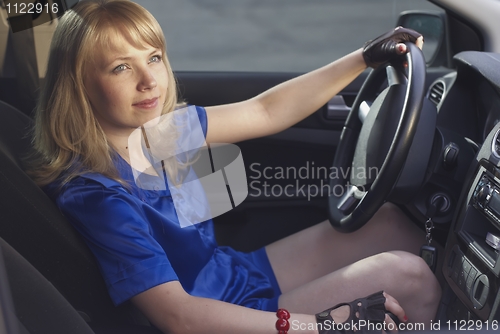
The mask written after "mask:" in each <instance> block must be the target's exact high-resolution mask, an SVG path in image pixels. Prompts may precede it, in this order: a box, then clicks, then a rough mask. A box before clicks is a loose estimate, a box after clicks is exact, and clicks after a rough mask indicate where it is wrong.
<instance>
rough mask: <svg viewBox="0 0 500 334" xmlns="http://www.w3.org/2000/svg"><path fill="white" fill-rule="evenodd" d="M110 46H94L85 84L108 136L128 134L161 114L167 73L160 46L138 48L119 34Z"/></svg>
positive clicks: (165, 92)
mask: <svg viewBox="0 0 500 334" xmlns="http://www.w3.org/2000/svg"><path fill="white" fill-rule="evenodd" d="M115 35H116V37H115V38H113V43H112V45H111V47H110V48H107V49H104V48H97V49H96V50H95V52H96V54H95V62H94V63H90V64H89V66H86V73H85V76H84V85H85V89H86V91H87V94H88V97H89V99H90V103H91V104H92V109H93V111H94V115H95V117H96V118H97V120H98V121H99V124H100V125H101V127H102V129H103V130H104V132H105V133H106V135H108V136H120V137H121V136H127V137H128V135H129V134H130V133H131V132H132V131H133V130H134V129H136V128H138V127H139V126H141V125H143V124H144V123H146V122H148V121H149V120H151V119H153V118H155V117H158V116H160V115H161V111H162V108H163V104H164V103H165V99H166V94H167V88H168V74H167V69H166V66H165V64H164V63H163V61H162V57H163V56H166V55H163V54H162V51H161V50H160V49H157V48H155V47H152V46H150V45H147V44H145V48H144V49H137V48H135V47H134V46H133V45H132V44H130V43H129V42H128V41H127V39H125V38H124V37H123V36H122V35H121V34H115Z"/></svg>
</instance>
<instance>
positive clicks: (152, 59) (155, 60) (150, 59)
mask: <svg viewBox="0 0 500 334" xmlns="http://www.w3.org/2000/svg"><path fill="white" fill-rule="evenodd" d="M160 61H161V56H160V55H154V56H153V57H151V58H149V62H151V63H159V62H160Z"/></svg>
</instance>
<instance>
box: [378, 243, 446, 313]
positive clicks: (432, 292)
mask: <svg viewBox="0 0 500 334" xmlns="http://www.w3.org/2000/svg"><path fill="white" fill-rule="evenodd" d="M386 254H387V256H388V257H390V258H391V262H392V263H391V271H393V274H394V275H395V276H396V277H397V280H398V284H400V285H401V288H403V289H404V291H408V293H409V294H411V295H415V296H418V298H419V299H420V300H422V302H423V303H424V304H429V305H430V304H436V305H437V303H438V302H439V300H440V299H441V286H440V285H439V282H438V280H437V278H436V276H435V275H434V273H433V272H432V271H431V270H430V269H429V266H428V265H427V264H426V263H425V261H424V260H423V259H422V258H421V257H419V256H416V255H414V254H411V253H407V252H403V251H392V252H388V253H386Z"/></svg>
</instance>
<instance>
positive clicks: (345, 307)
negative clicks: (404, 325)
mask: <svg viewBox="0 0 500 334" xmlns="http://www.w3.org/2000/svg"><path fill="white" fill-rule="evenodd" d="M341 305H342V306H340V307H335V308H333V309H329V310H326V311H324V312H321V313H319V314H318V315H319V318H320V319H319V320H321V319H325V318H326V315H327V314H328V313H326V315H325V314H324V313H325V312H329V315H330V317H331V320H333V321H334V323H335V324H338V325H339V328H344V329H351V328H350V326H352V325H353V323H355V324H358V326H360V327H359V328H357V329H358V330H359V331H360V332H362V333H363V332H365V331H366V329H367V328H366V326H369V325H368V323H369V322H374V323H382V322H384V323H385V324H384V326H382V328H383V329H385V330H383V331H382V332H393V331H394V332H396V331H397V329H398V325H397V324H396V322H395V321H394V320H393V319H392V318H391V317H390V316H389V314H388V313H389V312H390V313H392V314H393V315H394V316H396V317H397V318H398V322H399V323H401V322H406V321H408V318H407V317H406V314H405V311H404V310H403V308H402V307H401V305H399V302H398V301H397V300H396V299H395V298H394V297H392V296H391V295H389V294H388V293H386V292H382V291H380V292H378V293H375V294H372V295H370V296H368V297H366V298H360V299H357V300H355V301H353V302H350V303H346V304H341ZM318 315H317V319H318ZM360 320H361V321H363V322H359V323H358V321H360ZM344 324H345V326H347V327H344ZM333 332H334V331H331V333H333ZM320 333H330V331H323V332H320Z"/></svg>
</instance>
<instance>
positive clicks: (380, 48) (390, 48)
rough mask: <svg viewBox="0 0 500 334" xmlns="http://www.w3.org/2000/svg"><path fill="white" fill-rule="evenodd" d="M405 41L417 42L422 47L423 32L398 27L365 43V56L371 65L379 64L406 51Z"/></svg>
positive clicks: (368, 64) (374, 66)
mask: <svg viewBox="0 0 500 334" xmlns="http://www.w3.org/2000/svg"><path fill="white" fill-rule="evenodd" d="M405 42H412V43H415V44H416V45H417V46H418V47H419V48H420V49H422V46H423V44H424V38H423V36H422V34H420V33H418V32H416V31H415V30H412V29H406V28H403V27H397V28H395V29H393V30H390V31H388V32H386V33H385V34H383V35H381V36H379V37H377V38H375V39H373V40H371V41H368V42H366V43H365V46H364V47H363V58H364V60H365V63H366V65H367V66H369V67H373V68H376V67H378V66H379V65H381V64H383V63H385V62H387V61H389V60H392V59H394V58H396V57H398V56H400V55H403V54H405V53H406V51H407V50H406V45H405V44H404V43H405Z"/></svg>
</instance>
